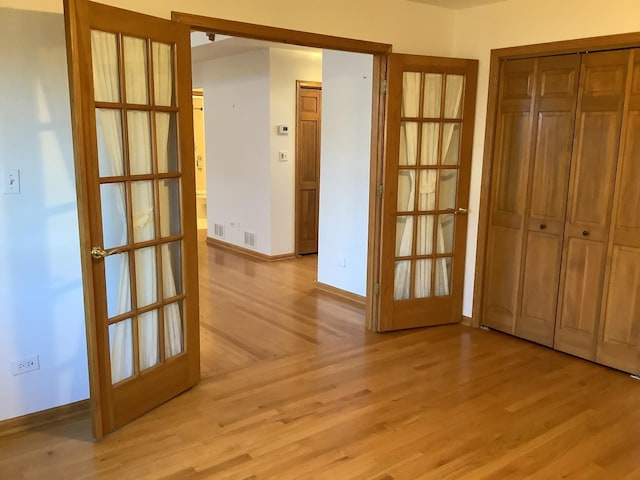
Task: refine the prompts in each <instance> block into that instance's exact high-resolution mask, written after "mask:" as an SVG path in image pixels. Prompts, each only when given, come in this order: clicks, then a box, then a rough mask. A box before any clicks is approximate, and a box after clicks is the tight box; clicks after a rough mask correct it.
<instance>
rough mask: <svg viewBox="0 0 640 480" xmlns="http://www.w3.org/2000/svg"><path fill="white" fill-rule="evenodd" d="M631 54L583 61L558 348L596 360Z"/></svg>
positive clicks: (614, 53)
mask: <svg viewBox="0 0 640 480" xmlns="http://www.w3.org/2000/svg"><path fill="white" fill-rule="evenodd" d="M629 55H630V51H629V50H620V51H610V52H597V53H589V54H585V55H583V59H582V66H581V72H580V88H579V91H578V106H577V114H576V126H575V134H574V140H573V155H572V165H571V180H570V187H569V203H568V206H567V220H566V225H565V232H564V244H563V254H562V272H561V281H560V293H559V299H558V318H557V321H556V332H555V348H556V349H558V350H561V351H563V352H567V353H571V354H573V355H576V356H579V357H583V358H587V359H590V360H595V358H596V342H597V334H598V327H599V318H600V306H601V299H602V295H601V293H602V287H603V282H604V269H605V260H606V254H607V242H608V237H609V226H610V220H611V206H612V200H613V187H614V181H615V177H616V165H617V159H618V147H619V143H620V127H621V124H622V112H623V106H624V97H625V87H626V78H627V69H628V62H629Z"/></svg>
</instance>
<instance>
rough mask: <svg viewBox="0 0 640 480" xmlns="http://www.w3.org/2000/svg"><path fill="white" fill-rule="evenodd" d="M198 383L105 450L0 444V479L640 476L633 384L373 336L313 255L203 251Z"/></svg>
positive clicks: (441, 336)
mask: <svg viewBox="0 0 640 480" xmlns="http://www.w3.org/2000/svg"><path fill="white" fill-rule="evenodd" d="M199 256H200V275H201V313H202V318H201V348H202V373H203V379H202V382H201V383H200V384H199V385H198V386H196V387H195V388H193V389H192V390H190V391H188V392H186V393H185V394H183V395H181V396H180V397H178V398H176V399H174V400H172V401H170V402H168V403H166V404H165V405H163V406H161V407H159V408H157V409H156V410H154V411H153V412H151V413H149V414H147V415H145V416H144V417H142V418H140V419H138V420H136V421H135V422H133V423H132V424H130V425H128V426H126V427H124V428H122V429H121V430H119V431H117V432H115V433H114V434H112V435H110V436H109V437H108V438H106V439H104V440H103V441H101V442H99V443H94V442H93V441H91V439H90V425H89V419H88V418H86V417H79V418H73V419H68V420H65V421H62V422H59V423H57V424H54V425H50V426H47V427H40V428H37V429H34V430H31V431H28V432H23V433H19V434H15V435H11V436H7V437H4V438H0V478H1V479H5V478H6V479H11V480H13V479H28V480H32V479H46V480H57V479H65V480H67V479H74V480H75V479H79V480H81V479H117V480H121V479H129V478H135V479H136V480H137V479H164V480H178V479H186V480H201V479H226V480H231V479H238V480H247V479H260V480H262V479H277V480H300V479H323V480H324V479H339V480H345V479H358V480H365V479H366V480H399V479H407V480H415V479H438V480H443V479H456V480H458V479H473V480H482V479H495V478H499V479H501V480H502V479H523V478H533V479H548V478H584V479H587V478H594V479H595V478H597V479H602V478H616V479H624V478H628V479H635V478H640V467H639V466H638V461H637V459H638V458H640V409H639V408H638V405H640V382H637V381H634V380H632V379H631V378H630V377H628V376H627V375H625V374H623V373H620V372H617V371H614V370H610V369H607V368H605V367H602V366H598V365H594V364H591V363H589V362H585V361H582V360H579V359H576V358H573V357H570V356H567V355H564V354H561V353H558V352H555V351H553V350H549V349H547V348H544V347H540V346H538V345H534V344H532V343H528V342H525V341H521V340H518V339H514V338H512V337H509V336H506V335H502V334H498V333H495V332H487V331H482V330H473V329H469V328H467V327H464V326H461V325H454V326H447V327H437V328H431V329H422V330H411V331H407V332H395V333H390V334H384V335H378V334H374V333H370V332H366V331H365V328H364V313H363V309H362V307H360V306H358V305H354V304H353V303H351V302H346V301H342V300H340V299H337V298H335V297H332V296H328V295H326V294H324V293H322V292H320V291H318V290H317V289H316V288H315V286H314V281H315V279H316V274H315V272H316V269H317V260H316V259H315V258H314V257H313V256H311V257H303V258H300V259H295V260H286V261H281V262H272V263H268V262H262V261H259V260H252V259H248V258H244V257H242V256H239V255H237V254H235V253H232V252H229V251H222V250H216V249H215V248H212V247H207V246H205V245H204V242H203V238H201V243H200V250H199Z"/></svg>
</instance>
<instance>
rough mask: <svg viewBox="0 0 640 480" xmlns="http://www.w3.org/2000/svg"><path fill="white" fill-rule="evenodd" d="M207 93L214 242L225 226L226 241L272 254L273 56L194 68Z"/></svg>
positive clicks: (262, 53) (250, 55) (256, 54)
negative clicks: (251, 243)
mask: <svg viewBox="0 0 640 480" xmlns="http://www.w3.org/2000/svg"><path fill="white" fill-rule="evenodd" d="M193 85H194V86H195V87H202V88H203V89H204V111H205V122H204V124H205V143H206V145H207V217H208V236H209V237H212V238H216V237H214V234H213V233H214V230H213V229H214V223H217V224H221V225H224V226H225V238H224V241H226V242H229V243H233V244H235V245H239V246H244V232H245V231H247V232H253V233H256V250H257V251H259V252H261V253H264V254H266V255H270V254H271V253H270V252H271V235H270V233H269V232H270V230H271V208H270V204H271V184H270V180H269V178H270V176H271V170H270V165H269V148H270V137H271V135H270V132H269V122H270V116H269V51H268V50H267V49H261V50H254V51H251V52H247V53H243V54H240V55H233V56H230V57H222V58H217V59H214V60H209V61H206V62H200V63H196V64H194V68H193Z"/></svg>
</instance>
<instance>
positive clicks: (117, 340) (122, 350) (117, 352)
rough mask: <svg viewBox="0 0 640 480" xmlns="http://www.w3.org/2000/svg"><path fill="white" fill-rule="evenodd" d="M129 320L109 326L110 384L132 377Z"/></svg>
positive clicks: (131, 346) (131, 340) (131, 342)
mask: <svg viewBox="0 0 640 480" xmlns="http://www.w3.org/2000/svg"><path fill="white" fill-rule="evenodd" d="M131 325H132V324H131V319H130V318H129V319H127V320H124V321H122V322H118V323H114V324H113V325H109V348H110V353H111V383H112V384H116V383H118V382H121V381H122V380H126V379H127V378H129V377H132V376H133V333H132V328H131Z"/></svg>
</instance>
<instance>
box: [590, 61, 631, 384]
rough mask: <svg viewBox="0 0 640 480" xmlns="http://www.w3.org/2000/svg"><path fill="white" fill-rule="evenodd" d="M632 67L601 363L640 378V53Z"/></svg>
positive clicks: (608, 277)
mask: <svg viewBox="0 0 640 480" xmlns="http://www.w3.org/2000/svg"><path fill="white" fill-rule="evenodd" d="M631 63H632V65H633V69H632V72H633V73H632V77H631V79H630V81H629V83H628V85H627V88H628V100H627V104H626V108H625V116H624V122H623V129H622V135H623V137H622V148H621V150H620V160H619V162H620V164H619V167H618V178H617V181H616V191H615V198H614V213H613V220H612V222H611V223H612V225H611V241H610V246H609V248H610V255H609V258H610V259H611V260H610V262H609V265H608V266H607V273H606V277H605V290H604V300H603V304H604V305H603V309H602V322H601V323H602V325H601V329H600V332H599V338H598V352H597V361H598V362H600V363H603V364H605V365H609V366H610V367H614V368H619V369H621V370H625V371H627V372H631V373H635V374H640V214H639V212H638V206H639V205H640V182H639V181H638V179H640V51H638V50H635V51H633V52H632V60H631Z"/></svg>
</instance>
